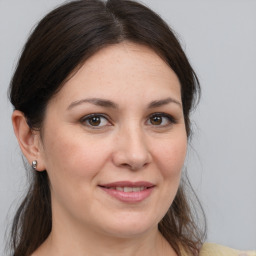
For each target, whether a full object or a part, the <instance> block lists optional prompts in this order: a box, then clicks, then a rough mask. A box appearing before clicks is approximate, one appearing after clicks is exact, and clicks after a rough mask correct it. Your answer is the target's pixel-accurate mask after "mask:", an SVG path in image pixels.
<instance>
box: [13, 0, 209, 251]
mask: <svg viewBox="0 0 256 256" xmlns="http://www.w3.org/2000/svg"><path fill="white" fill-rule="evenodd" d="M124 40H129V41H132V42H135V43H139V44H143V45H147V46H149V47H151V48H152V49H153V50H155V52H156V53H157V54H159V56H161V57H162V58H163V59H164V60H165V61H166V63H167V64H168V65H169V66H170V68H171V69H172V70H173V71H174V72H175V73H176V75H177V76H178V78H179V81H180V84H181V95H182V103H183V112H184V118H185V124H186V130H187V135H188V138H189V136H190V129H191V128H190V119H189V113H190V111H191V108H192V107H193V104H194V102H195V99H196V96H197V95H198V93H199V92H200V87H199V82H198V79H197V76H196V74H195V73H194V71H193V69H192V67H191V66H190V64H189V62H188V60H187V58H186V56H185V54H184V52H183V50H182V48H181V46H180V44H179V42H178V40H177V39H176V37H175V36H174V33H173V32H172V30H171V29H170V28H169V27H168V25H167V24H166V23H165V22H164V21H163V20H162V19H161V18H160V17H159V16H158V15H157V14H156V13H154V12H153V11H151V10H150V9H148V8H147V7H145V6H143V5H141V4H139V3H137V2H134V1H130V0H108V1H106V2H103V1H101V0H80V1H73V2H70V3H67V4H64V5H62V6H60V7H58V8H57V9H55V10H53V11H52V12H50V13H49V14H48V15H47V16H46V17H45V18H43V19H42V20H41V21H40V23H39V24H38V26H37V27H36V28H35V30H34V32H33V33H32V34H31V36H30V37H29V39H28V41H27V43H26V44H25V47H24V50H23V52H22V55H21V57H20V60H19V63H18V65H17V68H16V71H15V73H14V76H13V79H12V81H11V85H10V100H11V103H12V104H13V106H14V108H15V109H17V110H20V111H22V112H23V113H24V115H25V117H26V119H27V123H28V125H29V126H30V127H31V129H38V130H40V128H41V127H42V124H43V120H44V113H45V109H46V106H47V103H48V102H49V100H50V99H51V98H52V97H53V95H54V94H56V93H57V92H58V91H59V90H60V89H61V87H62V86H63V84H64V82H65V81H66V79H67V78H68V77H69V75H70V74H71V73H72V71H74V70H75V69H76V68H77V67H79V66H80V65H81V64H82V63H84V62H85V61H86V59H88V58H89V57H90V56H92V55H93V54H94V53H96V52H97V51H98V50H99V49H101V48H103V47H106V46H107V45H111V44H117V43H120V42H122V41H124ZM183 183H184V182H183ZM183 183H182V184H181V185H180V188H179V190H178V192H177V195H176V197H175V199H174V202H173V203H172V205H171V206H170V208H169V210H168V212H167V214H166V215H165V217H164V218H163V220H162V221H161V222H160V223H159V230H160V232H161V233H162V234H163V236H164V237H165V238H166V239H167V241H168V242H169V243H170V245H171V246H172V247H173V248H174V250H175V251H176V252H177V254H178V255H181V251H180V247H183V248H184V249H185V250H186V251H187V252H190V253H191V254H193V255H197V254H198V252H199V249H200V246H201V243H202V239H203V235H204V232H201V231H200V229H199V228H198V225H197V222H196V221H195V220H194V219H193V216H194V215H193V213H192V211H191V208H190V204H189V202H188V201H187V196H186V195H185V194H186V193H185V189H184V184H183ZM187 187H189V186H187ZM199 208H200V207H199ZM199 210H200V209H199ZM203 216H204V215H203ZM51 223H52V220H51V198H50V189H49V180H48V176H47V172H46V171H44V172H32V176H31V181H30V188H29V190H28V193H27V195H26V197H25V199H24V200H23V202H22V204H21V205H20V207H19V208H18V210H17V213H16V215H15V218H14V222H13V226H12V245H11V247H12V250H13V252H12V255H14V256H28V255H31V254H32V253H33V252H34V251H35V250H36V249H37V248H38V247H39V246H40V245H41V244H42V243H43V241H44V240H45V239H46V238H47V236H48V235H49V233H50V232H51V225H52V224H51ZM203 231H204V230H203Z"/></svg>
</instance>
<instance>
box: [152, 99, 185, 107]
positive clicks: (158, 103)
mask: <svg viewBox="0 0 256 256" xmlns="http://www.w3.org/2000/svg"><path fill="white" fill-rule="evenodd" d="M169 103H175V104H177V105H179V107H181V108H182V104H181V103H180V102H179V101H177V100H175V99H173V98H170V97H169V98H166V99H162V100H154V101H152V102H151V103H149V105H148V108H157V107H161V106H163V105H167V104H169Z"/></svg>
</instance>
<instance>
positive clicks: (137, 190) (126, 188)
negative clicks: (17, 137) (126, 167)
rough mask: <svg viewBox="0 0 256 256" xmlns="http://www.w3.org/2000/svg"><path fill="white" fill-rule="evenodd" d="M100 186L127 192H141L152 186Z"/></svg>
mask: <svg viewBox="0 0 256 256" xmlns="http://www.w3.org/2000/svg"><path fill="white" fill-rule="evenodd" d="M100 187H102V188H106V189H111V190H117V191H122V192H125V193H131V192H140V191H143V190H146V189H149V188H150V187H145V186H141V187H105V186H100ZM151 187H152V186H151Z"/></svg>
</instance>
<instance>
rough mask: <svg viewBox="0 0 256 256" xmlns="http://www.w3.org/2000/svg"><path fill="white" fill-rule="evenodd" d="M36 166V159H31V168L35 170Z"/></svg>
mask: <svg viewBox="0 0 256 256" xmlns="http://www.w3.org/2000/svg"><path fill="white" fill-rule="evenodd" d="M36 167H37V161H36V160H33V161H32V168H33V169H34V170H36Z"/></svg>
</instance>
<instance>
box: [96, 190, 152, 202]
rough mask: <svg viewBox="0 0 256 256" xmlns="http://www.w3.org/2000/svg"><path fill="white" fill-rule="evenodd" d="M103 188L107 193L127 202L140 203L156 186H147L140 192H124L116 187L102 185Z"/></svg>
mask: <svg viewBox="0 0 256 256" xmlns="http://www.w3.org/2000/svg"><path fill="white" fill-rule="evenodd" d="M100 188H101V189H102V190H104V191H105V192H106V193H108V194H109V195H110V196H112V197H114V198H116V199H118V200H120V201H122V202H125V203H138V202H141V201H143V200H145V199H146V198H148V197H149V196H150V194H151V193H152V191H153V189H154V187H150V188H147V189H145V190H142V191H138V192H123V191H119V190H115V189H109V188H104V187H100Z"/></svg>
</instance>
